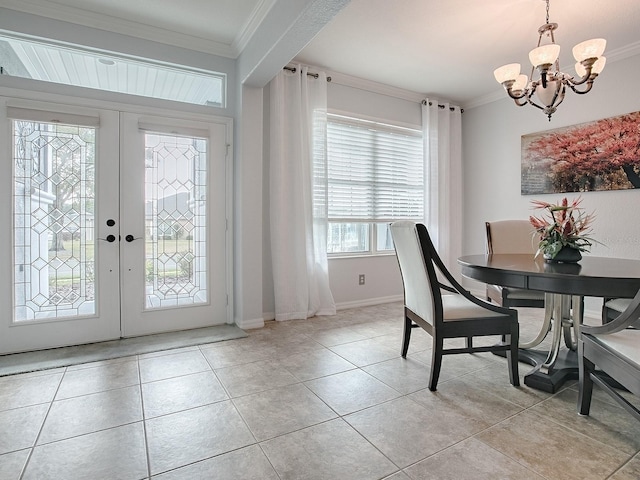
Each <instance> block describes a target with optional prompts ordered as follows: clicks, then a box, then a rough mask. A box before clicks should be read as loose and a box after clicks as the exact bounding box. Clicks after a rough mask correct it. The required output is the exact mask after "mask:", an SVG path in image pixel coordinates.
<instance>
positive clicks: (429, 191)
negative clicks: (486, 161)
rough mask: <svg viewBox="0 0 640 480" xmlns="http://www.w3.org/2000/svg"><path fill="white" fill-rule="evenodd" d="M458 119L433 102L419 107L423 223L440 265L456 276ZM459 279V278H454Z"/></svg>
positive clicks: (459, 222) (459, 223)
mask: <svg viewBox="0 0 640 480" xmlns="http://www.w3.org/2000/svg"><path fill="white" fill-rule="evenodd" d="M461 127H462V115H461V112H460V108H459V107H453V110H452V109H451V106H450V105H449V104H448V103H447V102H442V101H438V100H437V99H433V98H431V99H429V98H428V99H426V100H425V101H424V102H423V104H422V129H423V132H422V133H423V138H424V156H425V175H426V182H425V189H426V192H425V201H426V206H425V207H426V208H425V212H426V216H427V218H426V219H425V222H426V225H427V228H428V229H429V234H430V235H431V238H432V240H433V243H434V245H435V247H436V249H437V250H438V253H439V255H440V257H441V258H442V261H443V262H444V263H445V265H446V266H447V268H448V269H449V270H450V271H451V272H459V271H460V269H459V267H458V263H457V258H458V257H459V256H460V255H461V254H462V138H461V137H462V128H461ZM457 276H458V277H460V276H459V275H457Z"/></svg>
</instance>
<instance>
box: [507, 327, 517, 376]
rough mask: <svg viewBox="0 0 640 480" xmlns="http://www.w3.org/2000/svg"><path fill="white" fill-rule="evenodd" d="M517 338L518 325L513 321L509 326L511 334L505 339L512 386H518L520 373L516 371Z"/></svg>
mask: <svg viewBox="0 0 640 480" xmlns="http://www.w3.org/2000/svg"><path fill="white" fill-rule="evenodd" d="M518 338H520V335H519V326H518V324H517V323H515V324H514V325H513V326H512V327H511V335H509V338H508V339H507V340H508V341H509V345H510V347H511V348H510V349H509V350H508V351H507V362H508V363H509V381H510V382H511V385H513V386H514V387H519V386H520V374H519V373H518Z"/></svg>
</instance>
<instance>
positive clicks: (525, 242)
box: [485, 220, 538, 254]
mask: <svg viewBox="0 0 640 480" xmlns="http://www.w3.org/2000/svg"><path fill="white" fill-rule="evenodd" d="M485 225H486V228H487V245H486V247H487V253H506V254H510V253H511V254H517V253H531V254H535V253H536V251H537V250H538V247H537V245H536V243H537V242H536V239H535V237H534V233H535V229H534V228H533V226H532V225H531V224H530V223H529V221H528V220H498V221H495V222H485Z"/></svg>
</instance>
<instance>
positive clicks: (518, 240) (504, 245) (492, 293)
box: [485, 220, 544, 308]
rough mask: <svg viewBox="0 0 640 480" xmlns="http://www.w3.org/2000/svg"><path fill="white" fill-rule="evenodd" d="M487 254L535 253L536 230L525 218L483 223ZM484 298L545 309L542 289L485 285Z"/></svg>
mask: <svg viewBox="0 0 640 480" xmlns="http://www.w3.org/2000/svg"><path fill="white" fill-rule="evenodd" d="M485 226H486V233H487V237H486V248H487V253H489V254H491V253H506V254H510V253H513V254H516V253H530V254H531V255H532V256H533V255H535V254H536V251H537V246H536V241H535V238H534V233H535V230H534V228H533V227H532V226H531V224H530V223H529V221H528V220H498V221H495V222H485ZM487 299H489V300H491V301H493V302H495V303H496V304H498V305H501V306H503V307H536V308H544V292H537V291H535V290H526V289H523V288H512V287H503V286H500V285H489V284H488V285H487Z"/></svg>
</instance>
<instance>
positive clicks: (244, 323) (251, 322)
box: [236, 318, 264, 330]
mask: <svg viewBox="0 0 640 480" xmlns="http://www.w3.org/2000/svg"><path fill="white" fill-rule="evenodd" d="M236 325H237V326H238V327H240V328H241V329H243V330H251V329H252V328H262V327H264V319H262V318H248V319H245V320H242V319H236Z"/></svg>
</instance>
